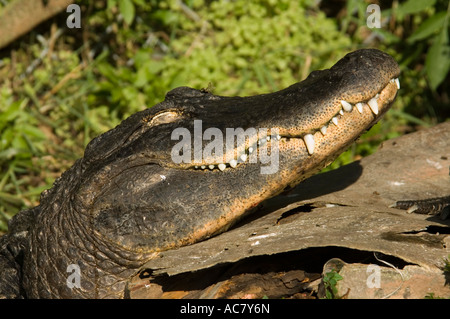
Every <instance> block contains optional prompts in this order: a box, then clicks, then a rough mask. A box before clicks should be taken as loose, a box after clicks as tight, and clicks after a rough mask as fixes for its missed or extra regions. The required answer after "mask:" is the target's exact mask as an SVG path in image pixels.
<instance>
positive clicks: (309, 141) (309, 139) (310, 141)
mask: <svg viewBox="0 0 450 319" xmlns="http://www.w3.org/2000/svg"><path fill="white" fill-rule="evenodd" d="M303 140H304V141H305V144H306V148H307V149H308V153H309V155H312V154H313V153H314V146H315V143H314V136H313V135H312V134H306V135H305V136H304V137H303Z"/></svg>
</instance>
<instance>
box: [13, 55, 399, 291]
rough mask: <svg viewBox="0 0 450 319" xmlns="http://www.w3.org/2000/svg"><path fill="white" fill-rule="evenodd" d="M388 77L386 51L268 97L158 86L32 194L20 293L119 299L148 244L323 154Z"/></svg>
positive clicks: (261, 195)
mask: <svg viewBox="0 0 450 319" xmlns="http://www.w3.org/2000/svg"><path fill="white" fill-rule="evenodd" d="M398 75H399V68H398V65H397V63H396V62H395V61H394V60H393V59H392V58H391V57H390V56H389V55H387V54H385V53H383V52H380V51H378V50H373V49H365V50H358V51H355V52H353V53H350V54H348V55H347V56H345V57H344V58H343V59H341V60H340V61H339V62H338V63H336V64H335V65H334V66H333V67H332V68H331V69H328V70H323V71H315V72H313V73H311V75H310V76H309V77H308V78H307V79H306V80H304V81H302V82H300V83H297V84H294V85H292V86H290V87H288V88H286V89H284V90H281V91H279V92H275V93H270V94H263V95H258V96H251V97H221V96H216V95H213V94H211V93H209V92H206V91H204V90H200V91H199V90H194V89H191V88H187V87H181V88H177V89H174V90H172V91H170V92H169V93H168V94H167V96H166V99H165V101H163V102H162V103H160V104H157V105H155V106H154V107H153V108H151V109H147V110H145V111H142V112H139V113H136V114H134V115H132V116H131V117H129V118H128V119H127V120H125V121H123V122H122V123H121V124H120V125H119V126H118V127H116V128H115V129H113V130H111V131H109V132H107V133H105V134H103V135H101V136H99V137H97V138H95V139H94V140H93V141H92V142H91V143H90V144H89V145H88V146H87V148H86V152H85V155H84V157H83V158H82V159H81V160H78V161H77V162H76V164H75V165H74V166H73V167H72V168H71V169H70V170H69V171H67V172H66V173H64V174H63V176H62V177H61V178H60V179H59V180H58V181H57V182H56V183H55V185H54V187H53V188H52V189H51V190H49V191H47V192H45V193H44V194H43V195H42V198H41V205H40V206H38V208H37V209H35V210H34V211H33V215H34V222H33V224H32V225H31V226H30V228H29V229H28V232H29V233H30V234H29V235H28V237H27V238H28V241H27V243H26V246H28V247H29V248H28V249H27V250H26V252H25V253H24V260H23V263H24V267H23V283H22V285H23V286H24V288H23V290H24V291H25V293H26V294H27V296H29V297H108V296H123V291H124V288H125V285H126V280H127V279H128V278H129V277H130V276H131V275H133V274H134V273H136V272H137V270H138V269H139V267H140V266H141V265H142V264H143V263H145V262H146V261H147V260H149V259H150V258H153V257H155V256H156V255H157V254H158V252H160V251H163V250H167V249H172V248H176V247H180V246H183V245H188V244H193V243H195V242H198V241H200V240H204V239H206V238H208V237H210V236H213V235H215V234H218V233H220V232H222V231H225V230H226V229H227V228H228V227H230V225H232V224H233V223H235V222H236V221H237V220H239V219H240V218H242V217H243V216H244V215H245V214H246V213H248V212H249V211H251V210H252V208H254V207H255V206H257V205H258V204H259V203H261V201H263V200H265V199H267V198H269V197H272V196H274V195H276V194H278V193H280V192H282V191H283V190H284V189H286V188H287V187H292V186H294V185H296V184H297V183H299V182H300V181H301V180H303V179H305V178H307V177H309V176H310V175H312V174H313V173H315V172H317V171H318V170H320V169H321V168H323V167H324V166H326V165H327V164H328V163H330V162H332V161H333V160H334V159H335V158H336V157H337V156H338V155H339V154H340V153H341V152H342V151H344V150H345V149H346V148H347V147H348V146H349V145H350V144H351V143H353V142H354V141H355V139H357V138H358V136H360V135H361V134H362V133H363V132H364V131H366V130H367V129H369V128H370V127H371V126H372V125H373V124H374V123H376V122H377V121H378V120H379V119H380V117H381V116H382V115H383V114H384V113H385V112H386V111H387V110H388V108H389V106H390V104H391V103H392V102H393V100H394V99H395V96H396V94H397V90H398V89H399V82H398V79H397V77H398ZM238 133H242V134H238ZM230 136H232V137H233V138H230ZM68 265H76V266H77V267H79V270H80V275H81V278H80V281H79V283H80V285H79V286H77V285H75V287H73V286H72V287H68V284H67V283H66V279H67V278H68V277H69V275H71V273H70V272H69V273H68V272H67V267H68ZM69 286H70V285H69Z"/></svg>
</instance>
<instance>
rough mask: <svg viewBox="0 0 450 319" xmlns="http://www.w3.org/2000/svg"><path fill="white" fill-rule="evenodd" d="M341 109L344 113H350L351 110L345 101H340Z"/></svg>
mask: <svg viewBox="0 0 450 319" xmlns="http://www.w3.org/2000/svg"><path fill="white" fill-rule="evenodd" d="M341 104H342V108H343V109H344V111H345V112H351V111H352V109H353V106H352V105H351V104H350V103H348V102H347V101H344V100H341Z"/></svg>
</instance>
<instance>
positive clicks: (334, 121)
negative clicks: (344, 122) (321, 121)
mask: <svg viewBox="0 0 450 319" xmlns="http://www.w3.org/2000/svg"><path fill="white" fill-rule="evenodd" d="M331 122H333V124H334V125H336V126H337V125H338V119H337V117H336V116H335V117H333V118H332V119H331Z"/></svg>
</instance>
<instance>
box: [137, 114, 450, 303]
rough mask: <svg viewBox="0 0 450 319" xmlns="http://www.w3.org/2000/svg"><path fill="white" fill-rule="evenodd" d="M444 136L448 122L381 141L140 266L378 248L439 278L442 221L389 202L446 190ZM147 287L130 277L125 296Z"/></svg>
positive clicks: (173, 272) (161, 272) (445, 239)
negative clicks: (223, 227)
mask: <svg viewBox="0 0 450 319" xmlns="http://www.w3.org/2000/svg"><path fill="white" fill-rule="evenodd" d="M449 141H450V123H443V124H440V125H437V126H436V127H433V128H430V129H426V130H421V131H419V132H415V133H412V134H408V135H405V136H403V137H400V138H396V139H392V140H389V141H386V142H385V143H383V144H382V146H381V147H380V149H379V150H378V151H377V152H376V153H375V154H373V155H371V156H368V157H366V158H364V159H362V160H361V161H357V162H354V163H352V164H349V165H346V166H344V167H341V168H339V169H337V170H334V171H330V172H327V173H323V174H318V175H315V176H313V177H311V178H309V179H308V180H306V181H304V182H303V183H301V184H300V185H298V186H297V187H296V188H294V189H292V190H291V191H289V192H288V193H285V194H282V195H279V196H277V197H274V198H272V199H270V200H268V201H266V202H264V203H262V204H261V205H260V207H259V209H258V210H257V211H256V212H255V213H254V214H253V215H251V216H249V218H247V219H246V220H244V221H243V222H241V223H240V224H238V225H236V226H235V227H234V228H232V229H231V230H229V231H228V232H225V233H223V234H220V235H218V236H216V237H213V238H210V239H208V240H206V241H203V242H200V243H197V244H194V245H191V246H186V247H182V248H179V249H174V250H170V251H165V252H162V253H160V254H159V255H158V256H157V257H156V258H155V259H153V260H151V261H149V262H148V263H147V264H146V265H145V268H146V269H147V270H146V272H147V273H149V274H151V278H152V280H154V279H155V278H158V277H159V278H162V277H164V278H167V277H173V276H183V274H189V273H190V274H192V273H199V272H202V271H203V272H204V271H205V270H207V269H214V267H216V268H217V267H218V266H220V265H228V264H233V263H236V262H238V261H242V260H249V258H254V257H258V256H260V257H261V256H273V255H278V254H285V253H289V252H291V253H292V252H301V251H306V250H308V249H311V248H319V247H340V248H346V249H352V250H355V251H366V252H378V253H382V254H383V255H385V256H390V257H392V258H397V259H398V260H402V261H404V262H405V263H406V264H409V265H415V266H417V267H418V268H419V269H420V271H424V272H429V273H430V274H435V275H436V274H438V276H441V277H442V278H443V276H444V274H443V271H442V269H443V266H444V258H446V257H447V256H448V255H449V254H450V248H449V247H450V236H449V234H450V221H449V220H445V221H444V220H441V219H440V218H439V217H433V216H427V215H417V214H407V213H406V212H405V211H402V210H398V209H394V208H390V207H389V205H391V204H393V203H394V202H395V201H397V200H407V199H425V198H430V197H439V196H446V195H449V194H450V177H449V166H450V142H449ZM218 200H219V199H218ZM280 256H281V255H280ZM141 277H142V276H141ZM180 278H181V277H180ZM133 285H135V286H133ZM149 286H150V284H149V281H147V283H145V284H144V283H143V281H142V279H141V280H138V279H137V280H136V282H135V283H134V284H132V287H131V288H132V289H131V290H132V294H131V296H132V297H133V296H135V297H139V298H142V297H146V296H148V297H161V295H151V294H150V295H146V291H149V290H148V287H149ZM144 287H146V288H147V290H146V288H144ZM448 287H449V286H448V285H447V286H446V287H445V288H446V289H447V290H448V294H447V296H450V289H449V288H448ZM199 289H200V288H199ZM199 289H198V290H199ZM133 293H134V295H133ZM184 296H186V294H180V295H172V296H171V297H184ZM188 296H189V297H193V296H192V295H189V294H188ZM196 296H198V297H202V296H203V297H208V298H209V297H218V295H214V294H213V295H211V294H209V295H208V294H206V295H202V294H201V293H200V294H198V295H196ZM441 296H442V294H441ZM353 297H355V298H357V297H358V296H356V295H354V296H353ZM361 297H363V296H361ZM372 297H374V296H372Z"/></svg>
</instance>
